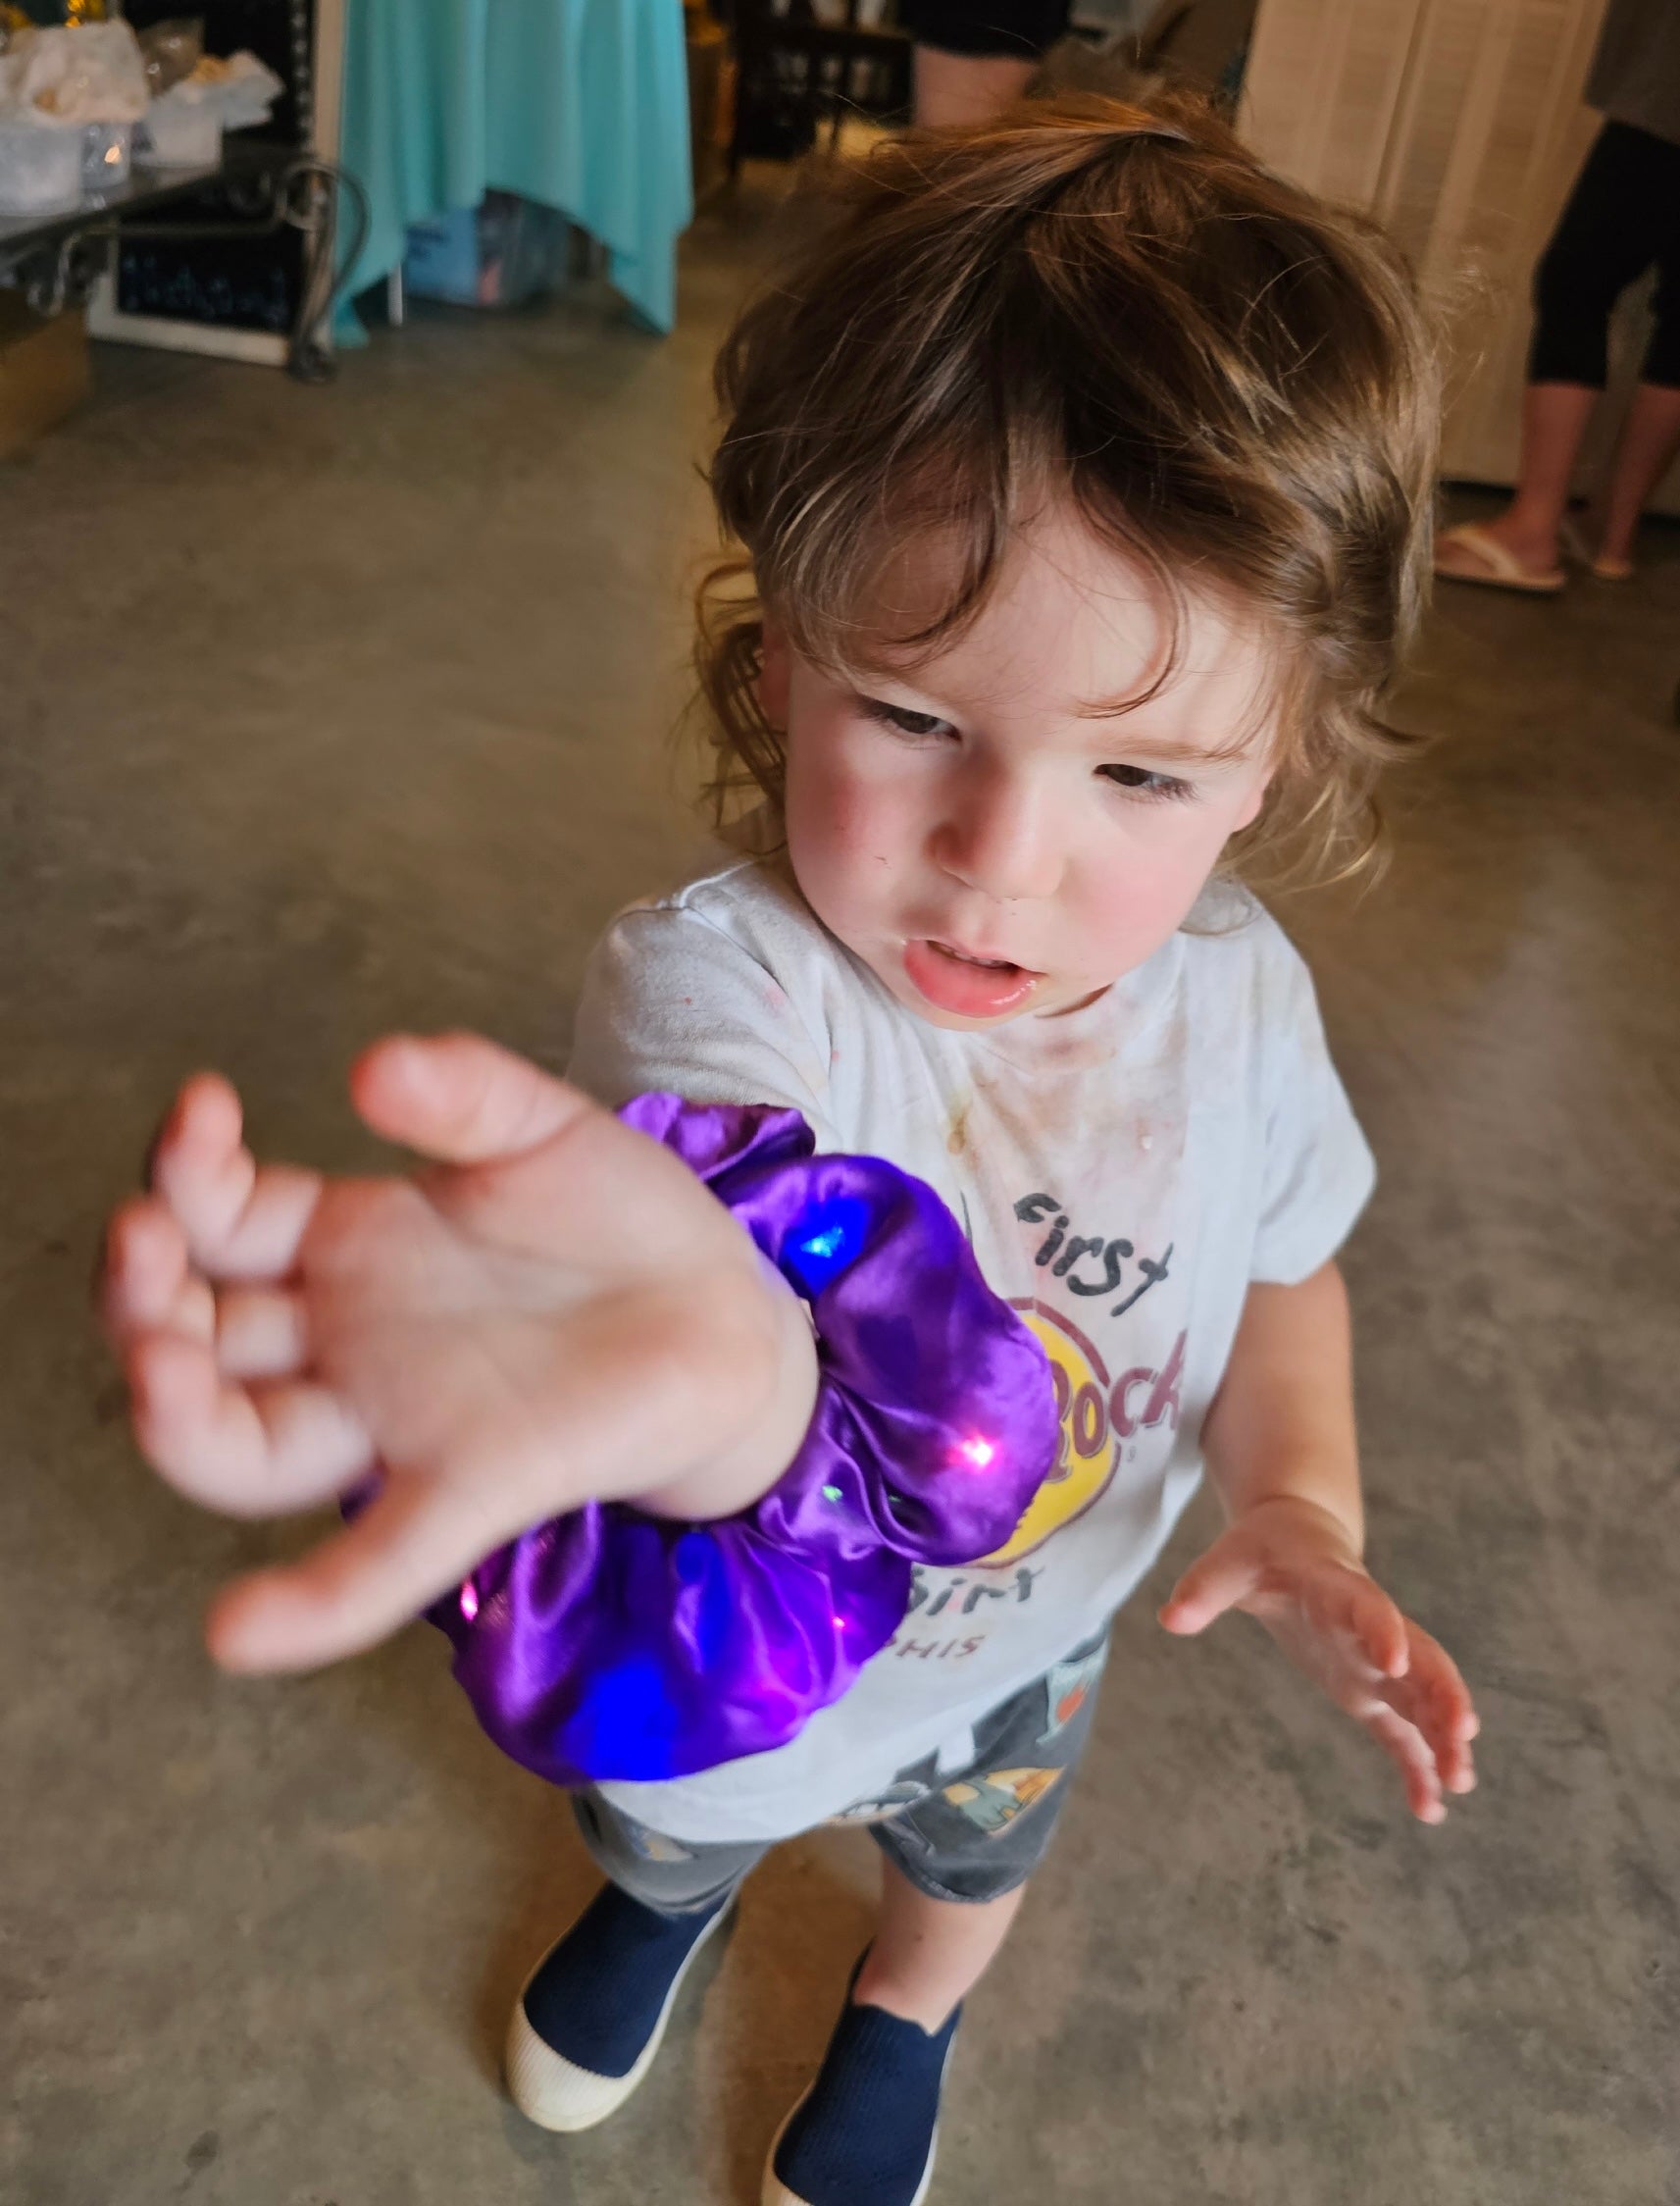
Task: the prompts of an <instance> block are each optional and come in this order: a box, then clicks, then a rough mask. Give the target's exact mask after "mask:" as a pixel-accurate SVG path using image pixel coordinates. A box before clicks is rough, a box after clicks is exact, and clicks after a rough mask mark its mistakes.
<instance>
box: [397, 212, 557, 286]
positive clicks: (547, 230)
mask: <svg viewBox="0 0 1680 2206" xmlns="http://www.w3.org/2000/svg"><path fill="white" fill-rule="evenodd" d="M571 235H572V226H571V224H570V223H569V222H568V221H567V220H566V217H565V216H564V215H563V214H561V213H559V212H558V210H557V209H555V208H553V207H540V206H538V205H537V204H536V203H535V201H534V200H531V199H520V198H517V197H516V196H515V195H514V194H513V193H512V192H511V191H491V192H488V193H486V194H485V197H484V203H483V205H481V206H478V207H465V208H457V209H455V210H454V211H453V212H452V213H450V214H446V215H439V216H438V218H437V219H436V221H435V222H423V223H415V224H413V225H412V226H411V227H410V230H409V232H408V252H407V255H406V257H405V259H404V261H403V282H405V283H406V285H407V287H408V289H409V291H410V292H411V293H412V294H413V296H414V297H415V298H417V299H441V300H443V301H444V302H445V303H446V304H448V305H450V306H490V307H505V306H523V305H524V304H525V303H526V302H527V301H528V300H530V299H534V298H536V297H539V296H540V295H541V293H542V292H544V291H552V290H556V289H558V288H559V287H560V285H562V284H563V283H564V282H565V281H566V273H567V265H568V258H569V253H570V246H571Z"/></svg>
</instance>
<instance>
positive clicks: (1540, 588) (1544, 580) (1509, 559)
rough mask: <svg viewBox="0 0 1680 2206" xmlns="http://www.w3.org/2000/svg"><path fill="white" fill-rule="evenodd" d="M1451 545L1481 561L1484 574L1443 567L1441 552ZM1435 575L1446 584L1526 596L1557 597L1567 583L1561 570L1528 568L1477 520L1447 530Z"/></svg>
mask: <svg viewBox="0 0 1680 2206" xmlns="http://www.w3.org/2000/svg"><path fill="white" fill-rule="evenodd" d="M1449 544H1456V545H1457V547H1458V548H1459V550H1460V551H1467V552H1468V553H1469V554H1470V556H1471V558H1472V559H1479V560H1480V561H1481V562H1482V568H1483V572H1481V573H1480V574H1478V573H1476V572H1475V571H1474V570H1473V569H1471V568H1468V567H1447V566H1443V565H1442V562H1441V553H1442V551H1444V550H1445V549H1446V547H1447V546H1448V545H1449ZM1435 572H1436V573H1437V574H1438V575H1439V576H1440V577H1441V579H1442V580H1443V581H1444V582H1473V583H1479V584H1480V585H1481V586H1482V587H1483V589H1485V590H1517V591H1520V592H1521V593H1522V595H1524V596H1526V597H1555V596H1556V595H1557V592H1558V591H1559V590H1561V589H1562V588H1563V585H1564V580H1565V577H1564V574H1563V570H1562V568H1561V567H1553V568H1550V569H1549V568H1545V567H1525V566H1524V565H1523V563H1522V561H1521V560H1520V559H1518V558H1517V556H1516V555H1515V553H1514V552H1510V551H1507V550H1506V549H1505V547H1504V545H1503V544H1502V543H1501V541H1500V539H1498V537H1491V536H1489V534H1488V532H1487V530H1486V529H1479V528H1478V527H1477V526H1476V524H1475V523H1474V522H1473V521H1466V522H1464V523H1462V524H1461V526H1460V527H1458V528H1456V529H1449V530H1448V531H1447V533H1446V535H1445V536H1444V537H1443V538H1442V539H1441V541H1440V544H1439V545H1438V546H1437V547H1436V554H1435Z"/></svg>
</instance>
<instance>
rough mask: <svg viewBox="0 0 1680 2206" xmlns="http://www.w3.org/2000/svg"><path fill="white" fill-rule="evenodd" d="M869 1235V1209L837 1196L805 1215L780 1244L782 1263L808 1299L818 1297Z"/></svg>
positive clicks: (858, 1200)
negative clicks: (809, 1296) (781, 1244)
mask: <svg viewBox="0 0 1680 2206" xmlns="http://www.w3.org/2000/svg"><path fill="white" fill-rule="evenodd" d="M868 1231H869V1206H868V1205H867V1204H866V1203H864V1202H863V1201H862V1200H861V1198H859V1197H858V1196H855V1195H837V1196H835V1197H833V1198H832V1199H831V1200H830V1201H829V1202H827V1203H818V1204H815V1205H813V1206H812V1207H811V1208H810V1209H809V1210H807V1211H806V1212H805V1215H804V1216H803V1217H802V1218H801V1219H800V1220H799V1222H798V1224H797V1225H796V1226H795V1227H794V1228H793V1230H792V1232H791V1233H790V1234H789V1236H788V1239H787V1241H786V1242H785V1243H784V1244H783V1251H782V1255H783V1260H784V1261H785V1262H786V1263H787V1265H788V1267H789V1270H790V1271H791V1272H792V1273H793V1275H794V1277H795V1278H796V1279H797V1280H798V1282H799V1284H800V1286H801V1287H803V1288H804V1290H805V1292H806V1294H808V1295H820V1294H821V1293H822V1291H823V1289H824V1288H825V1287H826V1286H828V1284H829V1283H830V1281H831V1280H834V1279H838V1278H839V1277H840V1273H841V1272H842V1271H844V1270H845V1269H846V1268H847V1266H848V1265H849V1264H851V1263H852V1262H853V1260H854V1259H855V1258H856V1257H857V1256H858V1254H859V1252H860V1251H861V1249H862V1247H863V1243H864V1237H865V1235H866V1234H867V1233H868Z"/></svg>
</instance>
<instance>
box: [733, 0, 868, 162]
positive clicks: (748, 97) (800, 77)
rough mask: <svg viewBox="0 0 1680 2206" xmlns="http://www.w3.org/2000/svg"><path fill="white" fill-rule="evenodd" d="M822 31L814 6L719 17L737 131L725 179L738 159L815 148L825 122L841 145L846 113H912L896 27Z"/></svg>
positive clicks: (849, 19)
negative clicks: (732, 66)
mask: <svg viewBox="0 0 1680 2206" xmlns="http://www.w3.org/2000/svg"><path fill="white" fill-rule="evenodd" d="M858 5H859V0H845V20H844V21H843V22H835V23H827V22H824V21H823V20H822V19H821V18H820V17H819V16H818V15H817V13H816V11H815V9H814V8H813V7H812V5H811V0H788V8H787V12H786V13H785V14H780V15H779V14H778V13H777V12H776V10H775V9H774V8H773V7H772V6H771V4H770V0H729V5H728V7H727V9H726V10H724V11H722V13H723V16H724V21H725V22H726V23H727V24H728V26H729V30H730V37H731V42H732V44H733V46H734V49H735V63H736V87H735V126H734V128H733V130H732V132H731V135H730V146H729V173H730V176H731V177H732V178H733V177H735V176H736V175H737V174H738V171H739V169H740V164H741V162H742V161H743V160H770V161H789V160H793V159H795V158H796V157H797V156H798V155H799V154H801V153H804V152H806V151H807V150H808V149H809V148H810V147H811V146H812V145H814V144H815V143H816V137H817V132H818V130H819V128H821V127H822V125H823V123H824V122H827V123H828V125H829V133H830V144H831V146H832V145H834V144H836V143H838V141H839V138H840V124H841V123H842V121H843V120H844V118H845V117H846V116H847V115H848V114H863V115H868V116H872V117H874V118H876V119H877V120H878V121H881V122H897V121H902V120H903V119H904V118H906V117H907V116H908V114H909V110H910V51H911V48H910V39H909V36H908V33H907V32H905V31H902V30H900V29H898V28H897V27H896V26H892V25H887V24H883V25H879V26H866V25H863V24H860V23H859V22H858Z"/></svg>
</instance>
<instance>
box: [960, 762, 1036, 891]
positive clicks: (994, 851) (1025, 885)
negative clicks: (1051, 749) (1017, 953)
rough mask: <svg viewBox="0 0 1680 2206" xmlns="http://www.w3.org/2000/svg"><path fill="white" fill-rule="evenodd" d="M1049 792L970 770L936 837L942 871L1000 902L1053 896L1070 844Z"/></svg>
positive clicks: (1017, 779) (1021, 781)
mask: <svg viewBox="0 0 1680 2206" xmlns="http://www.w3.org/2000/svg"><path fill="white" fill-rule="evenodd" d="M1052 815H1053V807H1052V806H1051V805H1050V803H1049V801H1048V799H1047V795H1046V794H1045V792H1044V791H1043V790H1036V789H1034V788H1033V787H1032V786H1031V785H1030V784H1029V783H1027V782H1026V781H1025V780H1024V779H1022V778H1021V777H1019V776H1017V775H1010V774H999V773H992V772H982V771H979V770H973V771H970V772H969V773H968V774H965V775H964V777H963V779H962V782H961V784H960V785H959V786H958V787H957V788H956V789H954V790H953V791H952V792H951V793H950V797H949V800H948V802H947V804H946V807H945V810H944V813H943V816H942V819H941V821H940V825H939V827H938V828H937V829H936V831H935V835H934V856H935V859H936V861H937V862H938V864H939V865H940V867H941V868H942V871H944V872H945V873H948V874H950V875H951V876H952V878H953V879H955V880H957V881H960V882H961V883H962V884H963V886H964V887H965V888H968V889H976V890H978V891H980V893H981V894H982V895H983V896H987V897H991V898H993V899H994V900H995V901H997V902H998V903H1024V902H1026V901H1028V900H1029V899H1039V900H1042V899H1043V898H1046V897H1051V896H1053V895H1054V894H1055V892H1056V890H1057V889H1058V888H1059V887H1060V885H1061V878H1062V870H1063V866H1064V863H1065V849H1066V845H1065V840H1064V838H1063V837H1062V835H1061V834H1060V833H1059V832H1058V829H1057V826H1056V822H1055V820H1054V818H1053V816H1052Z"/></svg>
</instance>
